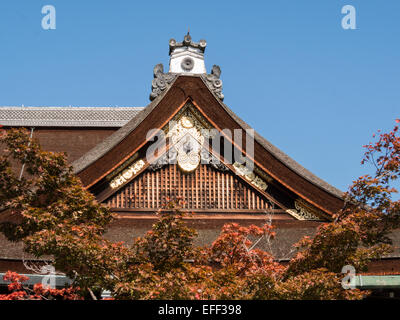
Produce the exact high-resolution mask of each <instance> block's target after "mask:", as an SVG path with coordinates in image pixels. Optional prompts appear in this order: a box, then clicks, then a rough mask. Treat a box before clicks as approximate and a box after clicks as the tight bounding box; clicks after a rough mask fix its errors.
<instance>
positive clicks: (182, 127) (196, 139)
mask: <svg viewBox="0 0 400 320" xmlns="http://www.w3.org/2000/svg"><path fill="white" fill-rule="evenodd" d="M203 129H206V128H205V127H204V126H202V125H201V123H200V122H199V121H198V120H197V119H196V117H194V116H193V114H192V113H191V112H189V111H188V110H186V112H184V113H183V114H182V116H181V117H180V118H179V119H178V120H177V121H176V122H175V124H174V126H173V127H172V128H170V130H169V132H168V134H167V137H168V138H169V139H170V140H171V142H172V148H174V149H175V151H176V152H177V157H176V160H177V163H178V166H179V167H180V168H181V169H182V170H183V171H185V172H192V171H194V170H195V169H196V168H197V167H198V166H199V164H200V160H201V156H200V152H201V150H202V147H203V145H204V140H205V138H204V136H203V135H202V130H203Z"/></svg>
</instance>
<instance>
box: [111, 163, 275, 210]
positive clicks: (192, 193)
mask: <svg viewBox="0 0 400 320" xmlns="http://www.w3.org/2000/svg"><path fill="white" fill-rule="evenodd" d="M178 197H181V198H182V199H183V200H184V201H185V202H186V203H185V205H184V208H187V209H193V210H195V209H204V210H207V209H222V210H250V211H252V210H253V211H259V210H268V209H272V206H271V205H270V202H269V201H268V199H266V198H265V197H264V196H263V195H262V194H260V193H259V192H257V191H256V190H255V189H251V188H250V187H249V186H247V185H246V184H245V183H244V182H243V181H241V180H240V179H238V178H237V177H236V176H234V174H233V173H232V172H230V171H225V172H220V171H217V170H216V169H214V168H212V167H211V166H208V165H200V166H199V167H198V168H197V169H196V170H195V171H194V172H191V173H184V172H182V171H181V170H180V169H179V168H178V167H177V165H167V166H165V167H163V168H161V169H159V170H157V171H151V170H146V171H145V172H143V173H142V174H140V175H139V176H138V177H136V179H134V180H133V181H131V182H129V183H128V184H127V185H126V186H124V187H123V188H121V189H120V190H119V191H118V192H117V193H115V194H114V195H112V196H111V197H110V198H108V199H107V200H106V201H105V203H106V204H107V205H108V206H110V207H111V208H124V209H157V208H161V207H162V205H163V203H165V202H166V200H167V199H168V198H170V199H174V198H178Z"/></svg>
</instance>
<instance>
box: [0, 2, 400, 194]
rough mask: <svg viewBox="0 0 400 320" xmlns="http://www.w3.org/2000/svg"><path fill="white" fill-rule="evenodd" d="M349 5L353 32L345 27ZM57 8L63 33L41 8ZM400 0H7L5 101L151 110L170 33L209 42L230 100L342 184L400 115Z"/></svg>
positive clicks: (1, 101) (1, 26) (1, 84)
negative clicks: (45, 21)
mask: <svg viewBox="0 0 400 320" xmlns="http://www.w3.org/2000/svg"><path fill="white" fill-rule="evenodd" d="M347 4H349V5H353V6H354V7H355V8H356V13H357V29H356V30H344V29H343V28H342V27H341V19H342V17H343V14H342V13H341V8H342V7H343V6H344V5H347ZM44 5H53V6H55V8H56V19H57V20H56V23H57V24H56V30H47V31H46V30H43V29H42V27H41V20H42V17H43V16H44V15H43V14H42V13H41V9H42V7H43V6H44ZM399 17H400V1H398V0H385V1H378V0H368V1H365V0H363V1H361V0H347V1H339V0H329V1H321V0H302V1H300V0H290V1H289V0H280V1H232V0H231V1H215V0H214V1H192V2H189V1H156V0H153V1H128V0H126V1H102V0H97V1H77V0H68V1H66V0H46V1H39V0H24V1H23V0H2V1H1V3H0V47H1V49H0V105H22V104H23V105H25V106H58V105H61V106H63V105H72V106H115V105H117V106H145V105H147V104H148V102H149V101H148V96H149V93H150V90H151V80H152V70H153V67H154V65H155V64H157V63H159V62H162V63H163V64H164V66H165V68H167V66H168V61H169V60H168V59H169V57H168V40H169V39H170V38H172V37H173V38H176V39H177V40H179V41H181V40H182V37H183V35H184V34H185V33H186V32H187V29H188V27H190V31H191V35H192V37H193V40H195V41H198V40H199V39H201V38H204V39H206V40H207V43H208V46H207V49H206V55H205V59H206V66H207V69H208V71H210V69H211V66H212V65H213V64H218V65H220V66H221V69H222V75H221V79H222V81H223V85H224V88H223V92H224V95H225V101H224V102H225V103H226V104H227V105H228V106H229V107H230V108H231V109H233V110H234V111H235V112H236V113H237V114H238V115H239V116H240V117H241V118H242V119H244V120H245V121H246V122H248V123H249V124H250V125H251V126H253V127H254V128H255V129H256V130H257V131H258V132H259V133H260V134H262V135H263V136H264V137H265V138H266V139H268V140H269V141H271V142H272V143H273V144H275V145H276V146H277V147H279V148H280V149H282V150H283V151H284V152H286V153H287V154H288V155H290V156H291V157H293V158H294V159H295V160H296V161H298V162H299V163H300V164H302V165H303V166H305V167H306V168H308V169H309V170H311V171H312V172H314V173H315V174H317V175H318V176H320V177H321V178H323V179H325V180H326V181H328V182H329V183H331V184H333V185H334V186H336V187H338V188H339V189H342V190H345V189H347V186H348V185H349V184H350V183H351V181H352V180H353V179H355V178H356V177H357V176H359V175H361V174H363V173H365V172H366V170H367V168H363V167H361V165H360V161H361V157H362V154H363V149H362V145H364V144H366V143H368V142H369V141H370V140H371V136H372V134H373V133H374V132H376V131H377V130H378V129H382V130H388V129H390V128H391V127H392V126H393V125H394V120H395V118H399V117H400V106H399V101H400V90H399V75H400V73H399V71H400V70H399V67H400V59H399V56H400V41H399V39H400V34H399V33H400V19H399Z"/></svg>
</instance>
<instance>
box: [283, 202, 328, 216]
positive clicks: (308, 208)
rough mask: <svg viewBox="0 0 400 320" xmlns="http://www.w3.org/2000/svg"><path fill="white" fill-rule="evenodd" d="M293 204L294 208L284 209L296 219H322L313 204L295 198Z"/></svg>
mask: <svg viewBox="0 0 400 320" xmlns="http://www.w3.org/2000/svg"><path fill="white" fill-rule="evenodd" d="M294 206H295V209H288V210H286V212H287V213H289V214H290V215H292V216H293V217H295V218H296V219H298V220H311V221H320V220H323V219H321V218H320V217H319V214H318V213H319V211H318V209H316V208H314V206H312V205H310V204H309V203H307V202H306V201H304V200H303V199H297V200H295V202H294Z"/></svg>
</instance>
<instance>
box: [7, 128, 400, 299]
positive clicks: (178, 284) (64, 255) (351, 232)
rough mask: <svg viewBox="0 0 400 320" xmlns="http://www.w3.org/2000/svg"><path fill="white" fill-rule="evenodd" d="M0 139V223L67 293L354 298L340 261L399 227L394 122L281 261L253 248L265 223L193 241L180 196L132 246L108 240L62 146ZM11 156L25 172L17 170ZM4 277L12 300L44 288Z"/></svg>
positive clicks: (359, 266) (361, 260) (360, 257)
mask: <svg viewBox="0 0 400 320" xmlns="http://www.w3.org/2000/svg"><path fill="white" fill-rule="evenodd" d="M397 122H398V121H397ZM0 139H1V141H0V142H1V143H2V144H3V145H5V146H6V150H5V152H4V153H3V155H2V156H1V157H0V207H1V208H2V212H1V213H0V214H3V215H4V214H6V215H7V217H9V221H7V222H4V223H2V224H1V226H0V230H1V231H2V232H3V233H4V234H5V235H6V236H7V237H8V239H10V240H12V241H23V242H24V245H25V247H24V250H25V251H27V252H28V253H30V254H33V255H35V256H36V257H41V256H51V257H52V261H53V265H54V267H55V268H56V269H57V270H59V271H61V272H64V273H65V274H66V275H67V276H68V277H70V278H71V279H74V282H73V284H72V288H69V289H65V290H71V291H68V294H67V296H68V297H73V298H78V295H79V297H91V298H96V296H97V297H98V296H99V292H101V290H109V291H110V292H111V294H112V296H113V297H114V298H116V299H360V298H362V297H364V296H366V295H367V294H368V292H367V291H360V290H358V289H351V290H345V289H343V288H342V285H341V280H342V278H343V276H344V275H343V274H342V273H341V270H342V267H343V266H344V265H352V266H354V267H355V268H356V270H357V271H358V272H361V271H365V270H367V266H368V263H369V262H370V261H371V260H372V259H376V258H379V257H381V256H382V255H384V254H387V253H389V252H390V250H391V241H390V233H391V232H392V231H393V230H394V229H395V228H399V227H400V217H399V212H400V202H399V201H395V200H393V195H394V194H395V193H396V192H397V190H396V189H394V188H393V186H392V185H393V182H394V181H395V180H396V179H397V178H398V177H399V174H400V137H399V129H398V125H396V126H395V127H394V129H393V130H392V131H391V132H389V133H384V134H380V135H379V137H378V139H377V141H376V142H375V143H370V144H368V145H367V146H365V147H366V152H365V157H364V160H363V163H367V162H370V163H372V165H373V167H374V169H375V172H374V174H371V175H365V176H362V177H360V178H358V179H357V180H356V181H354V182H353V184H352V186H351V187H350V189H349V191H348V192H347V193H346V194H345V206H344V208H343V209H342V210H341V211H339V212H337V213H336V214H335V215H334V217H333V219H334V220H333V221H332V222H329V223H323V224H321V225H320V226H319V228H318V230H317V233H316V234H315V236H314V237H312V238H309V237H305V238H303V239H301V241H299V243H297V244H296V248H297V253H296V254H295V255H294V257H293V258H292V259H291V260H290V261H289V262H288V263H287V264H285V265H283V264H282V263H279V262H277V261H276V259H275V257H274V256H273V255H272V254H271V253H270V252H267V251H265V250H261V249H259V248H257V244H258V243H259V242H260V241H263V239H265V238H268V239H273V237H274V230H273V226H272V225H271V224H265V225H263V226H254V225H252V226H246V227H244V226H240V225H238V224H235V223H231V224H226V225H225V226H224V227H223V228H222V230H221V233H220V235H219V236H218V238H217V239H216V240H215V241H214V242H213V243H212V244H211V245H209V246H204V247H196V246H195V245H194V239H195V237H196V235H197V233H196V231H195V230H193V229H191V228H189V227H187V226H186V224H185V221H184V218H185V215H186V213H184V212H183V210H182V204H183V202H182V201H183V200H182V199H173V200H170V199H167V201H166V203H165V206H164V208H162V209H161V210H159V211H158V212H157V214H158V221H157V222H156V223H155V224H154V225H153V228H152V230H150V231H149V232H147V233H146V234H145V235H144V236H143V237H140V238H137V239H135V240H134V242H133V244H132V245H127V244H124V243H113V242H110V241H108V240H106V239H104V237H103V234H104V232H105V231H106V227H107V225H108V223H109V222H110V221H111V220H112V214H111V213H110V211H109V210H108V209H107V208H106V207H104V206H102V205H100V204H98V203H96V201H95V199H94V197H93V196H92V195H91V194H90V193H89V192H88V191H86V190H85V189H84V188H83V186H82V184H81V183H80V181H79V179H78V178H77V177H75V176H74V174H73V173H72V169H71V167H70V166H69V165H68V164H67V162H66V160H65V156H64V155H63V154H58V153H51V152H45V151H43V150H42V149H41V148H40V146H39V145H38V144H37V143H36V142H35V141H34V140H32V139H30V138H29V136H28V134H27V133H26V132H24V131H23V130H10V131H8V132H7V133H6V134H4V135H3V136H2V137H1V138H0ZM16 161H17V162H19V163H20V164H23V165H25V166H24V167H25V170H26V172H27V175H26V176H22V177H21V178H20V177H19V175H18V172H17V170H16V168H19V167H18V166H16V165H15V162H16ZM9 277H10V279H11V278H12V279H14V280H15V281H13V283H14V285H11V287H10V289H11V291H13V292H12V293H11V294H14V296H13V297H15V298H18V297H22V298H37V297H38V296H43V297H46V296H48V295H49V292H47V293H46V292H43V291H40V290H43V289H40V288H38V287H36V289H37V290H38V292H39V294H38V295H36V296H35V295H34V294H31V293H28V292H27V291H26V290H25V291H24V290H22V291H24V292H25V293H23V292H22V293H21V286H20V285H19V284H18V283H20V282H21V281H22V280H21V279H20V280H18V278H17V275H15V274H14V276H11V275H9ZM13 277H14V278H13ZM77 288H79V291H78V290H77ZM39 289H40V290H39ZM53 293H54V295H55V296H57V294H56V292H53ZM2 297H3V298H4V297H5V296H2ZM0 298H1V297H0Z"/></svg>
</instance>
